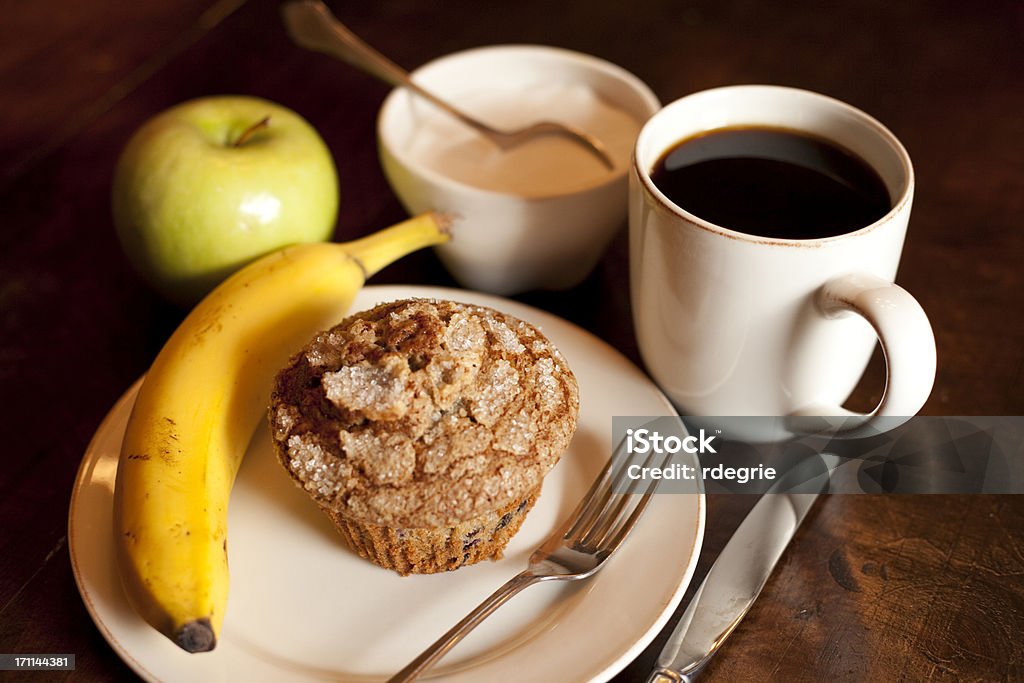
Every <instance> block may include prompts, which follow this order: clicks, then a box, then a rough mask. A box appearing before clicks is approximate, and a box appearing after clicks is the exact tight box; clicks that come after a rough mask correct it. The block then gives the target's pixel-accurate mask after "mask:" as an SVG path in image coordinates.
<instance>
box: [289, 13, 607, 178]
mask: <svg viewBox="0 0 1024 683" xmlns="http://www.w3.org/2000/svg"><path fill="white" fill-rule="evenodd" d="M281 14H282V16H283V17H284V23H285V27H286V28H287V29H288V34H289V35H290V36H291V38H292V40H293V41H294V42H295V43H296V44H298V45H299V46H300V47H304V48H306V49H307V50H314V51H316V52H323V53H324V54H328V55H331V56H332V57H337V58H338V59H341V60H342V61H345V62H348V63H349V64H351V65H352V66H354V67H356V68H357V69H361V70H363V71H365V72H366V73H368V74H370V75H371V76H376V77H377V78H379V79H380V80H382V81H384V82H385V83H387V84H389V85H391V86H394V87H404V88H408V89H409V90H411V91H413V92H414V93H416V94H417V95H419V96H420V97H422V98H424V99H426V100H429V101H430V102H432V103H433V104H434V105H435V106H437V107H440V108H441V109H443V110H444V111H446V112H448V113H449V114H451V115H452V116H454V117H455V118H457V119H458V120H460V121H462V122H463V123H465V124H466V125H467V126H469V127H470V128H473V129H475V130H476V131H478V132H479V133H480V134H482V135H483V136H484V137H486V138H488V139H489V140H491V141H492V142H493V143H494V144H496V145H497V146H498V147H500V148H501V149H511V148H513V147H517V146H519V145H521V144H523V143H524V142H527V141H528V140H532V139H533V138H535V137H540V136H544V135H558V136H560V137H563V138H567V139H569V140H572V141H573V142H575V143H576V144H578V145H580V146H582V147H585V148H586V149H587V151H589V152H590V153H591V154H593V155H594V156H595V157H597V158H598V159H599V160H600V161H601V163H602V164H604V165H605V166H606V167H607V168H609V169H611V168H613V167H614V164H613V163H612V158H611V156H610V155H609V153H608V148H607V147H606V146H605V145H604V143H603V142H601V141H600V140H599V139H597V138H596V137H594V136H593V135H590V134H589V133H587V132H585V131H582V130H580V129H579V128H576V127H575V126H570V125H568V124H563V123H556V122H554V121H540V122H538V123H534V124H533V125H530V126H525V127H523V128H520V129H519V130H509V131H506V130H498V129H497V128H494V127H492V126H489V125H487V124H486V123H483V122H482V121H479V120H477V119H475V118H473V117H472V116H470V115H469V114H467V113H465V112H464V111H461V110H459V109H456V108H455V107H453V106H452V105H451V104H449V103H448V102H445V101H444V100H442V99H441V98H439V97H438V96H437V95H435V94H434V93H432V92H430V91H428V90H424V89H423V87H421V86H419V85H417V84H416V83H415V82H413V80H412V79H411V78H409V74H408V73H406V71H405V70H404V69H403V68H402V67H400V66H398V65H397V64H395V63H394V62H392V61H391V60H390V59H388V58H387V57H385V56H384V55H382V54H381V53H379V52H377V51H376V50H375V49H373V48H372V47H370V46H369V45H367V44H366V43H364V42H363V41H362V40H360V39H359V37H358V36H356V35H355V34H354V33H352V31H350V30H349V29H348V27H347V26H345V25H344V24H342V23H341V22H340V21H338V20H337V19H336V18H335V17H334V15H333V14H331V11H330V10H329V9H327V6H326V5H324V4H323V3H322V2H320V0H296V1H295V2H289V3H286V4H285V5H284V6H283V7H282V8H281Z"/></svg>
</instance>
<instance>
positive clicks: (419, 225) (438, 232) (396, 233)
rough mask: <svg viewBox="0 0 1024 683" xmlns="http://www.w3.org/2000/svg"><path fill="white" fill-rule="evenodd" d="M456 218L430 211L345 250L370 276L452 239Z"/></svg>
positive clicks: (348, 246) (355, 242)
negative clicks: (406, 257)
mask: <svg viewBox="0 0 1024 683" xmlns="http://www.w3.org/2000/svg"><path fill="white" fill-rule="evenodd" d="M451 223H452V217H451V216H450V215H448V214H443V213H438V212H436V211H430V212H427V213H424V214H420V215H419V216H414V217H413V218H410V219H409V220H406V221H403V222H401V223H398V224H397V225H393V226H391V227H390V228H386V229H384V230H380V231H379V232H375V233H373V234H372V235H367V236H366V237H362V238H360V239H357V240H353V241H351V242H348V243H346V244H345V251H347V252H348V254H349V255H350V256H351V257H352V258H354V259H355V260H356V261H357V262H358V263H359V265H360V267H361V268H362V269H363V273H364V274H365V276H366V277H370V276H371V275H373V274H374V273H376V272H377V271H379V270H380V269H381V268H383V267H384V266H386V265H388V264H390V263H392V262H394V261H396V260H398V259H399V258H400V257H402V256H404V255H406V254H408V253H411V252H413V251H416V250H417V249H422V248H423V247H429V246H433V245H435V244H443V243H444V242H447V241H448V240H449V239H450V238H451V232H450V231H449V230H450V228H451Z"/></svg>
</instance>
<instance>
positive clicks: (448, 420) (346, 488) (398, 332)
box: [270, 299, 579, 528]
mask: <svg viewBox="0 0 1024 683" xmlns="http://www.w3.org/2000/svg"><path fill="white" fill-rule="evenodd" d="M578 411H579V390H578V387H577V384H576V378H575V377H574V376H573V374H572V371H571V370H570V369H569V367H568V365H566V363H565V360H564V359H563V358H562V355H561V354H560V353H559V352H558V350H557V349H555V348H554V346H553V345H552V344H551V343H550V342H549V341H548V340H547V339H546V338H545V337H544V336H543V335H542V334H541V333H540V331H539V330H537V328H535V327H534V326H532V325H530V324H529V323H526V322H523V321H521V320H518V319H516V318H513V317H512V316H509V315H505V314H503V313H500V312H499V311H495V310H492V309H490V308H484V307H481V306H470V305H466V304H461V303H456V302H452V301H437V300H426V299H410V300H403V301H396V302H393V303H387V304H381V305H379V306H377V307H376V308H373V309H371V310H369V311H364V312H362V313H357V314H355V315H353V316H350V317H349V318H347V319H345V320H344V321H342V322H341V323H339V324H338V325H336V326H334V327H333V328H331V329H330V330H327V331H326V332H323V333H321V334H320V335H318V336H317V337H316V339H314V340H313V341H312V342H311V343H310V344H309V345H308V346H307V347H306V348H305V349H303V350H302V351H301V352H299V353H298V354H297V355H295V356H294V357H293V358H292V359H291V360H290V361H289V363H288V366H287V367H286V368H284V369H283V370H282V371H281V372H280V373H279V374H278V375H277V378H276V380H275V386H274V391H273V396H272V399H271V406H270V422H271V431H272V434H273V437H274V440H275V441H276V446H277V452H278V454H279V457H280V459H281V462H282V464H283V465H284V466H285V468H286V469H287V470H288V472H289V473H290V474H291V476H292V477H293V478H294V479H295V480H296V481H297V482H298V483H299V484H300V485H301V486H302V487H303V488H304V489H305V490H306V491H307V492H308V493H309V494H310V495H311V496H313V498H315V499H316V500H317V501H318V502H319V503H320V504H321V505H322V506H325V507H327V508H329V509H331V510H333V511H334V512H336V513H340V514H342V515H344V516H348V517H351V518H353V519H355V520H358V521H361V522H366V523H370V524H380V525H384V526H390V527H397V528H423V527H444V526H453V525H455V524H457V523H459V522H462V521H466V520H468V519H472V518H473V517H476V516H478V515H481V514H484V513H486V512H488V511H492V510H495V509H498V508H500V507H502V506H505V505H508V504H510V503H512V502H514V501H518V500H520V499H522V498H524V497H526V495H527V494H528V493H529V492H530V491H531V490H533V489H534V488H535V487H536V486H537V485H538V484H540V482H541V479H542V478H543V477H544V475H545V474H547V473H548V471H550V470H551V468H552V467H554V465H555V463H556V462H558V459H559V457H560V456H561V454H562V452H563V451H564V450H565V449H566V447H567V446H568V445H569V441H570V440H571V439H572V435H573V432H574V430H575V429H576V416H577V413H578Z"/></svg>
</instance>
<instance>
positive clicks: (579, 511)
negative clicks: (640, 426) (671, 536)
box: [388, 439, 670, 683]
mask: <svg viewBox="0 0 1024 683" xmlns="http://www.w3.org/2000/svg"><path fill="white" fill-rule="evenodd" d="M625 444H626V440H625V439H623V440H622V442H620V443H619V445H618V447H617V448H616V449H615V452H614V453H613V454H612V457H611V458H609V459H608V462H607V463H606V464H605V466H604V469H602V470H601V473H600V474H599V475H598V476H597V479H596V480H595V481H594V483H593V485H592V486H591V487H590V490H589V491H587V494H586V495H585V496H584V497H583V500H581V501H580V503H579V505H577V506H576V509H575V510H574V511H573V513H572V514H571V515H569V518H568V519H567V520H566V521H565V522H564V523H563V524H562V526H561V527H560V528H559V529H557V530H556V531H555V532H554V533H552V534H551V536H549V537H548V538H547V540H545V541H544V543H543V544H541V546H540V547H539V548H537V550H535V551H534V552H533V555H531V556H530V563H529V566H528V567H527V568H526V569H525V570H523V571H522V572H520V573H519V574H516V575H515V576H514V577H512V578H511V579H509V581H508V582H507V583H505V585H504V586H502V587H501V588H499V589H498V590H496V591H494V592H493V593H491V595H490V596H489V597H488V598H487V599H486V600H484V601H483V602H482V603H480V604H479V605H478V606H477V607H476V609H474V610H473V611H472V612H470V613H469V614H467V615H466V616H465V618H463V619H462V621H460V622H459V623H457V624H455V626H453V627H452V628H451V629H450V630H449V631H448V632H447V633H445V634H444V635H443V636H441V637H440V638H439V639H438V640H437V641H436V642H435V643H434V644H433V645H431V646H430V647H428V648H427V649H426V650H424V651H423V652H422V653H421V654H420V656H419V657H417V658H416V659H414V660H412V661H411V662H410V663H409V664H408V665H407V666H406V667H405V668H404V669H402V670H401V671H399V672H398V673H397V674H395V675H394V676H392V677H391V678H390V679H388V683H401V682H403V681H412V680H415V679H416V678H418V677H419V676H420V675H421V674H422V673H423V672H424V671H426V670H427V669H428V668H430V667H431V666H432V665H433V664H434V663H435V662H436V661H437V660H439V659H440V658H441V657H443V656H444V655H445V654H447V653H448V651H449V650H451V649H452V648H453V647H454V646H455V645H456V643H458V642H459V641H460V640H462V638H463V637H465V636H466V634H468V633H469V632H470V631H472V630H473V629H474V628H476V627H477V625H479V624H480V622H482V621H483V620H484V619H486V618H487V617H488V616H490V615H491V613H492V612H494V611H495V610H496V609H498V608H499V607H501V606H502V605H503V604H505V603H506V602H508V601H509V600H510V599H511V598H512V597H513V596H514V595H516V594H517V593H518V592H519V591H521V590H523V589H524V588H526V587H527V586H532V585H533V584H535V583H540V582H541V581H578V580H579V579H586V578H589V577H591V576H593V575H594V574H595V573H597V571H598V570H599V569H601V567H603V566H604V565H605V563H606V562H607V561H608V558H609V557H611V556H612V554H613V553H614V552H615V550H616V549H617V548H618V547H619V546H620V545H622V541H623V540H624V539H625V538H626V536H627V535H628V534H629V532H630V531H631V530H632V529H633V527H634V526H636V523H637V520H639V519H640V515H641V514H643V511H644V509H645V508H646V507H647V504H648V503H650V501H651V494H653V493H654V489H655V488H656V487H657V484H658V481H657V480H652V481H651V482H650V483H649V484H648V485H647V489H646V490H645V491H644V492H643V493H640V492H639V491H638V490H637V489H639V488H640V487H639V486H638V484H637V482H638V481H639V480H633V481H632V482H631V483H630V485H629V488H628V489H626V491H625V492H624V493H616V490H617V489H620V488H621V485H622V484H623V477H625V476H626V466H627V465H628V464H629V462H628V459H627V458H625V457H619V456H620V454H622V449H623V448H624V447H625ZM653 450H654V449H651V451H652V452H651V454H650V455H648V456H647V459H646V461H645V462H644V464H643V466H644V467H649V466H651V461H652V460H653V459H654V456H655V454H654V452H653ZM669 458H670V456H669V455H665V456H663V458H662V462H661V463H659V465H658V466H661V467H663V466H664V465H665V464H666V463H667V462H668V460H669ZM616 466H618V467H616Z"/></svg>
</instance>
